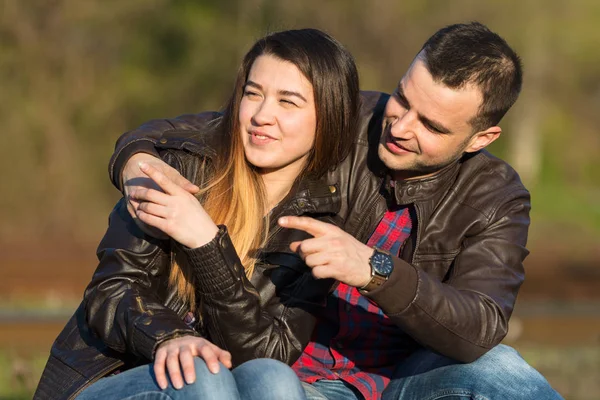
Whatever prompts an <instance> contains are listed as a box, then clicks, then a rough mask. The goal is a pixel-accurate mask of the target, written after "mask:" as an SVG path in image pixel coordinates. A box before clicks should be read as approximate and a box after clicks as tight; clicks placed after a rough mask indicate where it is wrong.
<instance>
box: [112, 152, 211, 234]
mask: <svg viewBox="0 0 600 400" xmlns="http://www.w3.org/2000/svg"><path fill="white" fill-rule="evenodd" d="M141 162H145V163H146V164H148V165H151V166H153V167H154V168H156V169H157V170H159V171H160V172H162V173H163V174H165V175H166V176H167V177H168V178H169V179H170V180H171V181H173V182H174V183H175V184H176V185H178V186H180V187H181V188H183V189H185V190H186V191H188V192H190V193H191V194H196V193H198V191H199V190H200V188H199V187H198V186H196V185H194V184H193V183H191V182H190V181H188V180H187V179H185V178H184V177H183V176H181V174H180V173H179V171H177V170H176V169H175V168H172V167H171V166H170V165H168V164H167V163H165V162H164V161H163V160H161V159H159V158H156V157H154V156H152V155H150V154H146V153H137V154H134V155H133V156H132V157H131V158H130V159H129V160H128V161H127V163H126V164H125V167H124V168H123V173H122V178H123V195H124V196H125V199H127V211H129V215H131V217H132V218H133V219H134V220H135V222H136V224H137V225H138V226H139V227H140V229H141V230H142V231H144V232H145V233H146V234H148V235H150V236H154V237H156V238H159V239H166V237H167V236H166V235H165V234H164V233H163V232H161V231H160V230H159V229H156V228H153V227H151V226H148V225H146V224H145V223H143V222H142V221H140V220H139V219H138V218H137V216H136V211H137V209H138V207H139V205H140V203H139V202H138V201H136V200H135V199H132V198H131V193H132V192H134V191H136V190H138V189H157V190H161V189H160V188H159V187H158V185H156V183H154V181H152V180H151V179H148V177H147V176H146V174H144V173H143V172H142V170H140V166H139V164H140V163H141Z"/></svg>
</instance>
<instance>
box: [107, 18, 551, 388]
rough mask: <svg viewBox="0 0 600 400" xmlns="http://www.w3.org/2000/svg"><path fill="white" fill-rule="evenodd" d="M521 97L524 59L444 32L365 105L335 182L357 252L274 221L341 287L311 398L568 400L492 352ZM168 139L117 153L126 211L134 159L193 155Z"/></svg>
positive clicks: (514, 281) (320, 233)
mask: <svg viewBox="0 0 600 400" xmlns="http://www.w3.org/2000/svg"><path fill="white" fill-rule="evenodd" d="M521 81H522V76H521V65H520V60H519V58H518V56H517V55H516V54H515V52H514V51H513V50H512V49H511V48H510V47H509V46H508V45H507V44H506V42H505V41H504V40H503V39H502V38H500V37H499V36H498V35H496V34H495V33H493V32H491V31H489V30H488V29H487V28H486V27H485V26H483V25H481V24H479V23H471V24H458V25H452V26H448V27H446V28H444V29H441V30H440V31H438V32H436V33H435V34H434V35H433V36H432V37H431V38H430V39H429V40H428V41H427V42H426V43H425V45H424V46H423V48H422V49H421V51H420V52H419V53H418V54H417V56H416V57H415V59H414V60H413V62H412V64H411V66H410V68H409V70H408V71H407V72H406V74H405V75H404V76H403V78H402V79H401V81H400V83H399V84H398V87H397V88H396V89H395V91H394V92H393V94H392V95H391V96H389V98H388V96H387V95H384V94H381V93H364V96H363V107H362V115H361V118H362V126H363V129H362V131H361V133H360V134H359V137H358V138H357V142H356V146H355V151H354V153H353V154H352V155H351V156H350V157H348V159H347V160H345V161H344V163H343V164H342V165H341V166H340V167H339V168H338V169H336V171H332V172H331V173H330V176H329V178H330V179H331V183H332V185H333V186H335V188H336V190H339V191H340V192H341V195H342V197H345V201H344V203H343V206H342V209H341V210H339V213H338V215H339V216H340V217H341V218H342V219H343V221H344V222H343V226H344V228H345V229H346V230H348V231H350V232H355V235H354V237H352V236H350V235H349V234H347V233H345V232H344V230H342V229H340V228H338V227H336V226H333V225H329V224H325V223H322V222H319V221H316V220H312V219H310V218H309V217H289V218H285V217H284V218H282V219H281V220H280V225H282V226H283V227H286V228H293V229H301V230H304V231H306V232H308V233H310V234H311V235H312V236H313V238H312V239H307V240H305V241H302V242H297V243H294V244H292V246H291V248H292V250H293V251H295V252H296V253H298V254H299V255H300V256H301V257H302V258H303V259H304V261H305V263H306V264H307V265H308V266H309V267H311V268H312V273H313V275H314V276H316V277H319V278H334V279H336V280H337V281H339V284H338V285H337V286H336V287H335V290H334V291H333V292H332V293H331V295H330V296H329V298H328V299H327V305H326V307H324V308H323V310H322V313H321V314H320V315H319V322H318V324H317V327H316V329H315V332H314V334H313V339H312V341H311V342H310V343H308V344H307V346H306V348H305V350H304V352H303V354H302V355H301V357H300V358H299V359H298V360H297V362H296V363H295V364H294V369H295V370H296V373H297V374H298V376H299V377H300V378H301V380H302V381H303V382H304V384H305V390H306V392H307V395H308V396H309V398H311V399H323V398H325V399H354V398H356V399H360V398H365V399H378V398H385V399H400V398H402V399H413V398H414V399H422V398H423V399H424V398H439V397H441V396H444V397H448V398H457V399H462V398H465V399H468V398H480V397H481V398H488V399H493V398H499V399H500V398H501V399H509V398H510V399H532V398H535V399H551V398H560V396H559V395H558V394H557V393H556V392H555V391H554V390H552V388H551V387H550V386H549V385H548V383H547V382H546V381H545V379H544V378H543V377H542V376H541V375H540V374H539V373H537V371H535V370H534V369H533V368H531V367H530V366H528V365H527V364H526V363H525V362H524V361H523V360H522V359H521V358H520V357H519V356H518V354H517V353H516V352H515V351H514V350H512V349H511V348H509V347H506V346H503V345H499V343H500V342H501V340H502V339H503V338H504V336H505V335H506V332H507V329H508V320H509V318H510V315H511V313H512V310H513V306H514V303H515V299H516V295H517V292H518V289H519V287H520V285H521V283H522V282H523V279H524V272H523V267H522V262H523V259H524V258H525V256H526V255H527V254H528V251H527V250H526V248H525V245H526V240H527V230H528V225H529V209H530V203H529V193H528V192H527V190H526V189H525V188H524V187H523V185H522V183H521V182H520V180H519V177H518V175H517V174H516V172H515V171H514V170H513V169H512V168H511V167H510V166H509V165H508V164H506V163H505V162H503V161H502V160H499V159H497V158H495V157H493V156H491V155H490V154H489V153H487V152H486V151H485V150H484V148H485V147H486V146H488V145H489V144H490V143H492V142H493V141H494V140H496V139H497V138H498V137H499V136H500V133H501V129H500V128H499V127H498V123H499V121H500V120H501V118H502V117H503V116H504V114H505V113H506V112H507V111H508V109H509V108H510V107H511V106H512V105H513V104H514V102H515V101H516V99H517V97H518V94H519V92H520V89H521ZM173 123H174V126H173V127H174V128H175V129H180V128H182V129H189V128H190V127H189V126H186V122H185V119H183V120H179V121H178V122H173ZM177 124H179V125H177ZM192 128H193V127H192ZM163 133H164V132H163V131H161V130H160V129H154V130H153V129H148V127H146V128H143V129H140V130H137V131H132V132H130V133H128V134H126V135H124V136H123V137H122V138H121V139H120V141H119V143H118V145H117V151H116V152H115V155H114V156H113V159H112V160H111V164H110V169H111V177H112V178H113V181H114V182H115V184H116V185H117V186H118V187H120V186H121V184H120V182H121V178H123V182H125V183H126V184H125V187H124V190H125V194H126V195H127V194H128V192H129V191H131V190H134V188H135V186H133V185H134V184H135V183H133V184H132V182H140V180H138V179H135V178H139V177H143V176H144V175H143V174H142V173H141V171H139V168H138V167H137V162H138V161H139V160H140V159H145V160H149V159H151V158H152V156H149V155H147V154H136V155H135V156H133V157H131V158H130V156H131V155H132V154H135V153H139V152H145V153H151V154H152V153H156V150H155V149H154V147H155V146H158V147H161V146H167V147H168V146H178V147H186V146H188V147H193V146H194V145H196V144H194V143H193V139H190V138H180V137H177V133H176V132H171V133H170V134H169V135H166V136H163ZM128 160H129V161H128ZM149 162H152V163H154V165H159V166H160V161H159V160H154V161H149ZM161 168H162V169H163V171H165V172H167V173H169V174H170V176H171V177H172V178H173V179H174V180H177V181H178V182H180V183H181V184H182V185H187V187H190V185H189V184H186V183H185V181H184V180H183V179H182V178H180V177H177V175H176V173H174V172H173V171H172V170H170V169H169V167H167V166H161ZM127 182H130V184H129V185H128V184H127ZM190 189H193V188H192V187H190ZM135 207H136V203H135V202H131V204H130V212H132V213H134V209H135ZM365 243H366V244H365Z"/></svg>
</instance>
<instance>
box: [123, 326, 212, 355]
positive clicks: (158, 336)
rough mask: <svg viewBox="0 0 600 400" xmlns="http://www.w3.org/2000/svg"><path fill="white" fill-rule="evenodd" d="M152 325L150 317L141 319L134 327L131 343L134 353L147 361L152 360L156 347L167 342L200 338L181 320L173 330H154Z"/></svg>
mask: <svg viewBox="0 0 600 400" xmlns="http://www.w3.org/2000/svg"><path fill="white" fill-rule="evenodd" d="M152 325H153V323H152V318H151V317H147V318H142V320H141V321H139V322H138V323H136V325H135V329H134V330H133V335H132V341H131V342H132V343H135V349H134V351H135V353H137V354H139V355H141V356H142V357H144V358H146V359H147V360H153V359H154V353H155V352H156V349H157V348H158V346H159V345H160V344H161V343H163V342H165V341H167V340H170V339H175V338H178V337H181V336H201V335H200V334H199V333H198V332H196V331H195V330H194V329H192V328H189V327H187V325H185V323H184V322H183V320H182V321H181V326H180V327H178V328H174V329H165V330H156V328H155V327H152Z"/></svg>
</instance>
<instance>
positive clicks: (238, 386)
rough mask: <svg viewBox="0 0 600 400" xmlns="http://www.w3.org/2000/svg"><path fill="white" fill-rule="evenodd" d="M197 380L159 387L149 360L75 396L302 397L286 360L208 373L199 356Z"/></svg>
mask: <svg viewBox="0 0 600 400" xmlns="http://www.w3.org/2000/svg"><path fill="white" fill-rule="evenodd" d="M194 367H195V369H196V381H195V382H194V383H192V384H190V385H187V384H185V385H184V386H183V388H182V389H179V390H177V389H175V388H174V387H173V386H172V385H171V384H170V383H169V387H168V388H166V389H165V390H162V389H161V388H160V387H159V386H158V385H157V383H156V379H155V377H154V370H153V368H152V364H148V365H142V366H140V367H136V368H132V369H130V370H127V371H125V372H121V373H120V374H118V375H114V376H108V377H106V378H102V379H100V380H99V381H98V382H96V383H94V384H93V385H91V386H89V387H88V388H86V389H85V390H84V391H83V392H81V394H80V395H79V396H78V397H77V400H88V399H129V400H170V399H173V400H179V399H195V400H205V399H206V400H213V399H214V400H220V399H223V400H225V399H226V400H230V399H231V400H235V399H244V400H245V399H249V400H263V399H264V400H280V399H290V400H296V399H298V400H304V399H306V397H305V395H304V390H303V389H302V385H301V384H300V380H299V379H298V377H297V376H296V374H295V373H294V371H293V370H292V369H291V368H290V367H289V366H288V365H286V364H284V363H282V362H280V361H277V360H271V359H266V358H261V359H256V360H251V361H247V362H245V363H244V364H242V365H240V366H238V367H236V368H235V369H233V370H232V371H230V370H228V369H227V368H226V367H225V366H223V365H222V364H221V366H220V369H219V372H218V373H217V374H213V373H211V372H210V371H209V370H208V368H207V367H206V363H205V362H204V360H202V359H201V358H198V357H196V358H195V359H194Z"/></svg>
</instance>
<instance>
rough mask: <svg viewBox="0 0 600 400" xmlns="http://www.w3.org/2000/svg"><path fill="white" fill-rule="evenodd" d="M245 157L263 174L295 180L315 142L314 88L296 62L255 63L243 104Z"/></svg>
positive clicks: (262, 59) (265, 58) (271, 60)
mask: <svg viewBox="0 0 600 400" xmlns="http://www.w3.org/2000/svg"><path fill="white" fill-rule="evenodd" d="M239 118H240V131H241V132H240V133H241V135H242V142H243V144H244V152H245V154H246V159H247V160H248V161H249V162H250V163H251V164H252V165H254V166H256V167H258V168H259V170H260V172H261V174H263V175H265V174H273V175H277V177H278V179H290V180H294V179H295V178H296V177H297V176H298V175H299V174H300V172H301V171H302V168H303V167H304V165H305V163H306V159H307V157H308V154H309V152H310V150H311V149H312V147H313V144H314V141H315V132H316V127H317V113H316V109H315V100H314V94H313V87H312V85H311V83H310V82H309V81H308V80H307V79H306V77H305V76H304V75H303V74H302V72H300V70H299V69H298V68H297V67H296V66H295V65H294V64H292V63H290V62H288V61H283V60H281V59H279V58H277V57H274V56H271V55H262V56H259V57H258V58H257V59H256V60H255V61H254V64H252V68H251V69H250V73H249V74H248V80H247V81H246V85H245V87H244V95H243V97H242V101H241V104H240V114H239Z"/></svg>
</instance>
